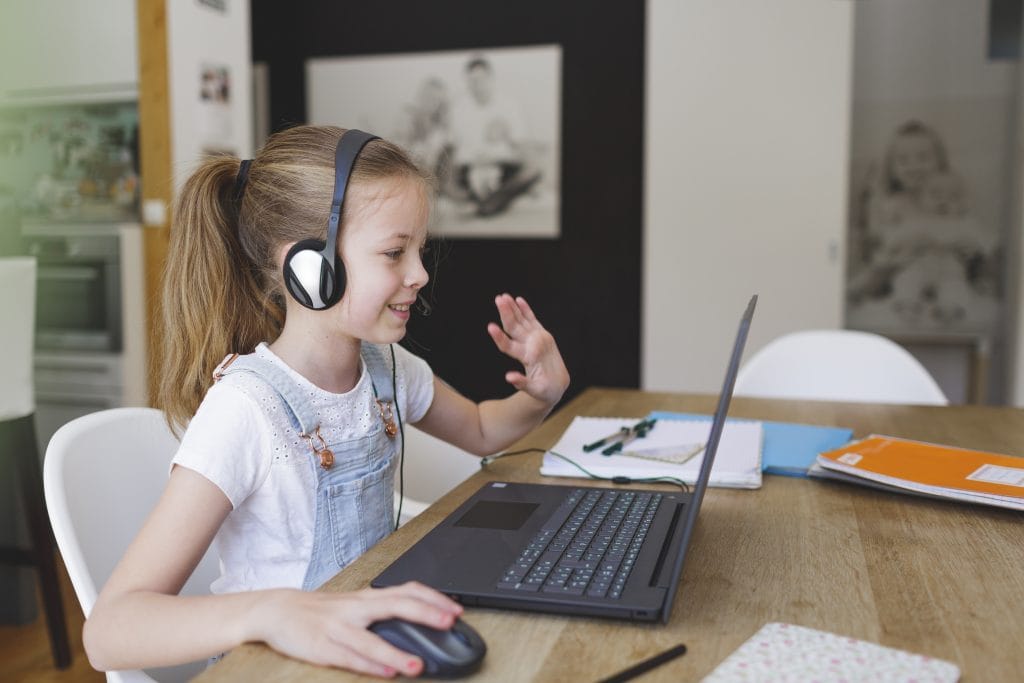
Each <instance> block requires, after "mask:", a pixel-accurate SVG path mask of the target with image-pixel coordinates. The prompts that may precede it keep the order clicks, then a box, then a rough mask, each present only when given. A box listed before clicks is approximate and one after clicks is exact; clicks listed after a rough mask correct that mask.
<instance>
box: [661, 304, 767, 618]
mask: <svg viewBox="0 0 1024 683" xmlns="http://www.w3.org/2000/svg"><path fill="white" fill-rule="evenodd" d="M756 305H757V295H756V294H755V295H754V296H752V297H750V303H749V304H747V310H746V311H745V312H744V313H743V317H742V318H741V319H740V328H739V330H738V331H737V332H736V341H735V342H734V343H733V346H732V356H731V357H730V358H729V367H728V368H727V369H726V371H725V381H724V382H723V383H722V393H721V394H720V395H719V396H718V408H716V409H715V416H714V419H713V420H712V421H711V432H710V434H709V435H708V443H707V446H706V447H705V449H704V460H703V462H702V463H701V466H700V474H699V475H698V476H697V483H696V485H695V486H694V488H693V497H692V498H691V500H690V505H689V509H688V511H687V514H686V521H685V522H684V527H683V537H682V542H681V543H680V544H679V553H678V554H677V555H676V559H675V566H674V567H673V570H672V580H671V581H670V583H669V594H668V599H667V600H666V601H665V607H664V614H663V615H662V619H663V620H667V619H668V613H669V610H671V609H672V603H673V601H674V600H673V599H674V597H675V592H676V589H677V588H678V586H679V577H680V576H681V575H682V573H683V562H684V560H685V559H686V549H687V548H689V547H690V536H691V535H692V534H693V529H694V527H695V526H696V524H697V513H698V512H700V504H701V502H702V501H703V500H704V491H705V490H707V488H708V479H710V478H711V466H712V464H713V463H714V461H715V453H717V452H718V442H719V441H720V440H721V438H722V430H723V429H724V428H725V420H726V416H727V414H728V412H729V403H730V401H731V400H732V390H733V387H734V386H735V384H736V375H737V374H738V373H739V369H740V359H741V358H742V357H743V347H744V346H745V345H746V343H747V333H748V332H749V331H750V321H751V320H752V319H753V317H754V307H755V306H756Z"/></svg>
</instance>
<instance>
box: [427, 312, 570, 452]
mask: <svg viewBox="0 0 1024 683" xmlns="http://www.w3.org/2000/svg"><path fill="white" fill-rule="evenodd" d="M495 304H496V305H497V307H498V313H499V314H500V316H501V326H498V325H497V324H495V323H490V324H489V325H488V326H487V331H488V333H490V335H491V338H492V339H493V340H494V343H495V344H496V345H497V347H498V348H499V349H500V350H501V351H502V352H503V353H505V354H506V355H508V356H510V357H512V358H514V359H516V360H518V361H519V362H520V363H522V364H523V372H516V371H509V372H507V373H506V374H505V380H506V381H507V382H508V383H509V384H511V385H512V386H514V387H515V388H516V389H518V391H517V392H516V393H514V394H512V395H511V396H509V397H508V398H505V399H501V400H493V401H484V402H482V403H474V402H472V401H470V400H469V399H467V398H466V397H464V396H462V395H461V394H459V393H458V392H457V391H455V390H454V389H452V388H451V387H450V386H448V385H447V384H445V383H444V382H442V381H441V380H439V379H437V378H436V377H435V378H434V400H433V401H432V402H431V404H430V408H429V409H428V410H427V412H426V414H425V415H424V416H423V419H422V420H420V421H419V422H417V423H416V426H417V427H419V428H420V429H422V430H423V431H425V432H427V433H428V434H431V435H433V436H436V437H437V438H439V439H443V440H445V441H447V442H449V443H451V444H454V445H456V446H458V447H459V448H462V449H463V450H466V451H469V452H470V453H476V454H477V455H487V454H489V453H494V452H497V451H500V450H501V449H503V448H505V447H506V446H508V445H509V444H511V443H512V442H513V441H515V440H516V439H519V438H520V437H522V436H523V435H524V434H526V433H527V432H528V431H530V430H531V429H533V428H534V427H535V426H537V425H538V424H540V421H541V420H543V419H544V417H545V416H547V414H548V413H549V412H551V409H552V408H553V407H554V406H555V404H556V403H558V401H559V399H561V398H562V394H563V393H565V390H566V388H568V386H569V371H568V370H567V369H566V367H565V362H564V361H563V360H562V354H561V353H559V351H558V346H557V345H556V344H555V339H554V337H552V336H551V333H550V332H548V331H547V330H545V329H544V327H543V326H542V325H541V324H540V322H539V321H538V320H537V318H536V316H535V315H534V314H533V311H532V310H531V309H530V305H529V304H527V303H526V300H525V299H523V298H522V297H516V298H514V299H513V298H512V297H511V296H509V295H508V294H501V295H499V296H498V297H497V298H496V299H495Z"/></svg>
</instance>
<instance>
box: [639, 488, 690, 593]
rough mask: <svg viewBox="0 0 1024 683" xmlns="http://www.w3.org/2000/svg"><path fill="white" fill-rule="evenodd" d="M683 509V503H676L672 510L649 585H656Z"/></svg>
mask: <svg viewBox="0 0 1024 683" xmlns="http://www.w3.org/2000/svg"><path fill="white" fill-rule="evenodd" d="M682 511H683V504H682V503H676V509H675V510H674V511H673V512H672V521H671V522H669V525H668V531H667V532H665V542H664V543H662V545H661V552H660V553H658V561H657V562H655V563H654V571H652V572H651V582H650V583H649V584H648V585H650V586H656V585H657V584H658V579H660V578H661V570H662V569H663V568H664V566H665V558H666V557H668V549H669V547H670V546H671V545H672V541H673V540H674V539H675V533H676V526H678V525H679V516H680V514H681V513H682Z"/></svg>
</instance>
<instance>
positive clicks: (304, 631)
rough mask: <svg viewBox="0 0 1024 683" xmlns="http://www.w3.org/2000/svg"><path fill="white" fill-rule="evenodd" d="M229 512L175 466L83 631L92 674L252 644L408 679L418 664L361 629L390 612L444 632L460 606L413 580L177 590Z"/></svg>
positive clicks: (200, 481)
mask: <svg viewBox="0 0 1024 683" xmlns="http://www.w3.org/2000/svg"><path fill="white" fill-rule="evenodd" d="M230 511H231V504H230V502H229V501H228V499H227V497H226V496H225V495H224V493H223V492H222V491H221V490H220V489H219V488H217V486H215V485H214V484H213V483H212V482H210V481H209V480H208V479H206V478H205V477H203V476H202V475H200V474H198V473H196V472H194V471H192V470H190V469H187V468H185V467H177V466H176V467H175V468H174V469H173V470H172V472H171V476H170V479H169V481H168V484H167V489H166V490H165V491H164V494H163V496H162V497H161V498H160V501H159V502H158V503H157V506H156V508H155V509H154V510H153V512H152V513H151V514H150V516H149V518H148V519H147V520H146V523H145V524H144V525H143V528H142V530H141V531H140V532H139V535H138V536H137V537H136V538H135V540H134V541H133V542H132V544H131V546H129V548H128V550H127V552H126V553H125V556H124V557H123V558H122V559H121V561H120V563H119V564H118V565H117V567H116V568H115V569H114V572H113V574H111V576H110V579H109V580H108V581H107V583H106V585H105V586H104V587H103V590H102V592H101V593H100V596H99V598H98V599H97V601H96V605H95V606H94V607H93V610H92V613H91V614H90V615H89V618H88V620H87V621H86V624H85V631H84V634H83V638H84V643H85V650H86V653H87V655H88V657H89V662H90V663H91V664H92V665H93V666H94V667H95V668H96V669H99V670H105V671H110V670H118V669H140V668H146V667H154V666H165V665H172V664H181V663H184V662H190V661H196V660H202V659H206V658H208V657H210V656H213V655H217V654H220V653H223V652H227V651H228V650H230V649H232V648H234V647H235V646H237V645H239V644H241V643H245V642H251V641H263V642H265V643H267V644H268V645H270V646H271V647H273V648H274V649H276V650H278V651H280V652H282V653H284V654H286V655H289V656H291V657H295V658H297V659H302V660H306V661H309V662H313V663H315V664H321V665H327V666H338V667H343V668H347V669H352V670H355V671H359V672H363V673H368V674H373V675H377V676H392V675H394V674H395V673H396V672H402V673H405V674H407V675H415V674H417V673H419V671H420V670H421V668H422V662H421V661H420V660H419V659H418V658H416V657H413V656H411V655H409V654H407V653H405V652H402V651H401V650H398V649H397V648H394V647H392V646H391V645H389V644H388V643H386V642H384V641H383V640H382V639H380V638H378V637H377V636H376V635H374V634H373V633H371V632H370V631H367V630H366V627H367V626H368V625H369V624H371V623H373V622H375V621H380V620H381V619H386V618H391V617H398V618H402V619H408V620H410V621H417V622H420V623H423V624H427V625H429V626H433V627H435V628H441V629H446V628H449V627H450V626H451V625H452V623H453V622H454V619H455V617H456V616H458V614H459V613H461V611H462V609H461V607H460V606H459V605H458V604H456V603H454V602H452V601H451V600H449V599H448V598H446V597H444V596H443V595H441V594H440V593H437V592H435V591H432V590H430V589H428V588H426V587H425V586H422V585H418V584H405V585H403V586H398V587H395V588H386V589H381V590H373V589H367V590H363V591H356V592H352V593H324V592H314V593H305V592H302V591H299V590H291V589H278V590H266V591H253V592H247V593H234V594H225V595H216V596H214V595H206V596H188V597H185V596H178V595H177V593H178V591H180V590H181V587H182V586H183V585H184V584H185V581H186V580H187V579H188V577H189V575H191V573H192V571H193V569H195V566H196V565H197V564H198V563H199V560H200V559H201V558H202V556H203V553H204V552H205V551H206V549H207V547H208V546H209V544H210V542H211V541H212V539H213V537H214V535H215V534H216V532H217V529H219V528H220V525H221V523H222V522H223V521H224V519H225V517H227V515H228V513H229V512H230Z"/></svg>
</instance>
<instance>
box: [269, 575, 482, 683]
mask: <svg viewBox="0 0 1024 683" xmlns="http://www.w3.org/2000/svg"><path fill="white" fill-rule="evenodd" d="M260 610H261V614H260V615H259V617H258V621H259V624H260V625H261V628H260V630H259V632H258V633H257V634H256V636H257V639H258V640H262V641H264V642H266V643H267V645H269V646H270V647H272V648H274V649H275V650H277V651H278V652H280V653H282V654H285V655H288V656H289V657H294V658H295V659H301V660H304V661H307V662H312V663H313V664H318V665H320V666H333V667H338V668H342V669H349V670H351V671H356V672H358V673H363V674H369V675H372V676H380V677H383V678H391V677H393V676H394V675H395V674H397V673H400V674H402V675H404V676H410V677H411V676H417V675H419V674H420V673H421V672H422V671H423V661H422V660H420V659H419V658H418V657H415V656H413V655H411V654H409V653H408V652H403V651H402V650H399V649H398V648H396V647H394V646H393V645H391V644H390V643H387V642H385V641H384V640H383V639H382V638H379V637H378V636H377V635H375V634H374V633H372V632H371V631H369V630H367V627H369V626H370V624H372V623H374V622H377V621H382V620H384V619H391V618H398V619H404V620H406V621H414V622H417V623H420V624H424V625H426V626H430V627H432V628H436V629H440V630H446V629H449V628H451V627H452V625H453V624H454V623H455V619H456V618H457V617H458V616H459V615H460V614H462V606H461V605H459V604H458V603H457V602H454V601H453V600H450V599H449V598H447V597H445V596H444V595H442V594H441V593H438V592H437V591H435V590H432V589H430V588H427V587H426V586H424V585H422V584H419V583H415V582H410V583H406V584H402V585H401V586H395V587H393V588H379V589H378V588H367V589H364V590H360V591H353V592H351V593H324V592H304V591H298V590H277V591H273V592H272V596H271V597H268V599H267V600H266V601H265V602H264V603H262V605H261V607H260Z"/></svg>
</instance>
